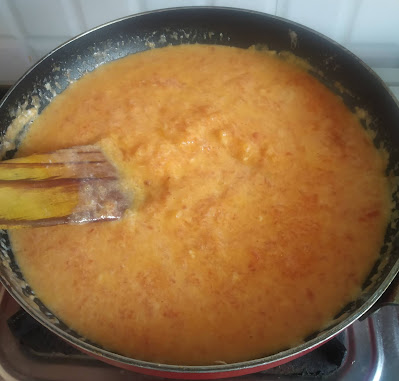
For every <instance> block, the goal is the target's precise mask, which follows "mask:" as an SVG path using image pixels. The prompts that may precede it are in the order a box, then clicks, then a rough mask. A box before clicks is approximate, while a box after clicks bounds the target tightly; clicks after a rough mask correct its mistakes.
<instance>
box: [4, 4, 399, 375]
mask: <svg viewBox="0 0 399 381" xmlns="http://www.w3.org/2000/svg"><path fill="white" fill-rule="evenodd" d="M193 43H201V44H215V45H229V46H236V47H240V48H248V47H249V46H252V45H257V44H260V45H263V46H265V45H266V46H267V47H268V48H269V49H272V50H276V51H277V52H282V51H290V52H292V53H294V54H295V55H296V56H298V57H300V58H304V59H306V60H307V61H308V62H309V63H310V65H311V66H312V67H313V68H314V70H311V71H310V73H311V74H312V75H314V76H316V77H317V78H318V79H319V80H320V81H322V82H323V83H324V84H325V85H326V86H327V87H329V88H330V89H331V90H332V91H334V92H336V93H337V94H339V96H341V97H342V99H343V100H344V102H345V103H346V105H347V106H348V107H349V108H350V109H352V110H355V109H356V107H361V108H363V109H365V110H367V112H368V113H369V115H370V117H371V121H372V122H371V124H370V125H369V126H368V127H369V128H372V129H373V130H374V131H375V138H374V143H375V145H376V146H380V145H383V146H384V147H385V148H386V149H387V150H388V152H389V164H388V168H387V173H389V174H390V175H391V176H398V175H399V166H398V163H399V148H398V147H399V105H398V103H397V102H396V101H395V99H394V97H393V96H392V94H391V93H390V92H389V90H388V89H387V88H386V86H385V85H384V84H383V82H382V81H381V80H380V79H379V78H378V77H377V76H376V75H375V74H374V73H373V72H372V70H370V69H369V68H368V67H367V66H366V65H365V64H364V63H363V62H361V61H360V60H359V59H358V58H357V57H355V56H354V55H353V54H351V53H350V52H349V51H347V50H346V49H344V48H343V47H341V46H339V45H338V44H336V43H335V42H333V41H332V40H330V39H328V38H326V37H324V36H322V35H320V34H319V33H316V32H314V31H312V30H310V29H308V28H305V27H303V26H301V25H298V24H296V23H293V22H289V21H287V20H284V19H281V18H278V17H274V16H270V15H266V14H261V13H258V12H252V11H246V10H239V9H230V8H210V7H199V8H195V7H190V8H176V9H167V10H159V11H154V12H149V13H144V14H139V15H135V16H130V17H126V18H123V19H120V20H116V21H114V22H111V23H108V24H105V25H103V26H100V27H98V28H95V29H93V30H91V31H89V32H87V33H84V34H82V35H80V36H78V37H76V38H74V39H72V40H71V41H68V42H67V43H65V44H64V45H62V46H61V47H59V48H57V49H55V50H54V51H53V52H51V53H50V54H48V55H47V56H45V57H44V58H43V59H42V60H41V61H40V62H38V63H37V64H36V65H35V66H34V67H32V68H31V69H30V70H29V71H28V72H27V73H26V74H25V75H24V76H23V77H22V78H21V79H20V80H19V81H18V82H17V83H16V85H15V86H14V87H13V88H12V89H11V90H10V91H9V92H8V94H7V95H6V96H5V98H4V100H3V102H2V104H0V133H1V135H2V136H4V134H5V132H6V130H7V128H8V126H9V124H10V123H11V122H12V120H13V119H14V117H15V111H16V110H18V108H19V107H20V106H21V105H22V104H24V103H25V106H27V108H29V107H32V106H33V105H34V104H37V103H39V112H40V111H42V110H43V109H44V108H45V107H46V106H47V105H48V104H49V102H50V101H51V99H52V98H53V97H54V96H56V94H57V93H60V92H62V91H63V90H64V89H65V88H67V87H68V85H69V84H70V83H71V81H74V80H76V79H78V78H80V77H81V76H82V75H84V74H85V73H86V72H90V71H92V70H94V69H95V68H96V67H97V66H99V65H102V64H104V63H106V62H109V61H113V60H116V59H118V58H121V57H124V56H126V55H128V54H132V53H137V52H141V51H144V50H147V49H150V48H152V47H163V46H167V45H170V44H171V45H179V44H193ZM337 84H339V85H338V86H337ZM343 88H345V89H346V90H345V91H342V89H343ZM60 128H62V127H60ZM15 151H16V149H14V150H10V151H8V152H7V153H6V155H5V157H6V158H10V157H12V156H13V154H14V153H15ZM364 191H365V192H367V191H368V190H367V189H364ZM393 200H394V206H393V209H394V210H395V211H396V210H398V200H399V198H398V192H397V191H395V192H394V193H393ZM397 219H398V216H396V215H395V213H393V214H392V219H391V221H390V223H389V226H388V228H387V231H386V236H385V241H384V245H383V246H382V248H381V254H380V257H379V259H378V260H377V262H376V263H375V265H374V267H373V269H372V270H371V272H370V274H369V276H368V277H367V279H366V281H365V282H364V284H363V286H362V291H361V293H360V295H359V297H358V298H357V299H356V300H353V301H352V302H350V303H349V304H348V305H346V306H345V307H344V308H343V309H342V310H341V311H340V312H339V313H338V314H337V315H336V316H335V317H334V319H333V321H332V322H331V324H330V325H329V326H328V327H326V328H325V329H323V330H322V331H319V332H314V333H313V334H312V335H311V336H309V337H307V338H306V339H305V341H304V343H303V344H301V345H299V346H297V347H295V348H290V349H287V350H283V351H281V352H279V353H276V354H273V355H271V356H267V357H264V358H259V359H253V360H251V361H246V362H241V363H235V364H220V365H209V366H176V365H167V364H155V363H150V362H145V361H139V360H135V359H131V358H127V357H124V356H121V355H118V354H116V353H111V352H109V351H107V350H105V349H103V348H101V347H100V346H99V345H97V344H95V343H93V342H90V341H88V340H87V339H85V338H84V337H82V336H81V335H79V334H78V333H77V332H74V331H73V330H71V329H70V328H69V327H67V326H66V325H65V324H64V323H63V322H62V321H61V320H59V319H58V318H57V317H56V316H54V315H53V314H52V312H51V311H50V310H49V309H48V308H47V307H46V306H45V305H44V304H43V303H42V302H41V301H40V299H39V298H38V297H37V296H36V295H35V294H34V292H33V290H32V289H31V287H30V286H29V284H27V282H26V281H25V279H24V276H23V273H22V272H21V270H20V269H19V267H18V264H17V263H16V261H15V258H14V255H13V252H12V248H11V247H10V242H9V239H8V236H7V232H6V231H0V278H1V282H2V283H3V284H4V286H5V287H6V289H7V290H8V291H9V292H10V294H11V295H12V296H13V297H14V298H15V299H16V300H17V301H18V303H19V304H20V305H21V306H22V307H23V308H24V309H25V310H27V311H28V312H29V313H30V314H31V315H32V316H33V317H34V318H36V319H37V320H38V321H39V322H40V323H41V324H43V325H44V326H46V327H47V328H49V329H50V330H51V331H53V332H55V333H56V334H57V335H59V336H60V337H62V338H63V339H65V340H67V341H68V342H70V343H71V344H73V345H74V346H76V347H78V348H80V349H81V350H83V351H85V352H88V353H90V354H91V355H94V356H97V357H98V358H100V359H102V360H103V361H106V362H109V363H112V364H114V365H116V366H120V367H123V368H128V369H131V370H135V371H138V372H142V373H146V374H151V375H158V376H163V377H174V378H190V379H210V378H221V377H230V376H238V375H242V374H248V373H251V372H256V371H260V370H264V369H267V368H270V367H273V366H276V365H279V364H282V363H284V362H287V361H289V360H292V359H293V358H294V357H298V356H300V355H303V354H304V353H306V352H308V351H310V350H312V349H314V348H315V347H317V346H319V345H321V344H322V343H324V342H325V341H327V340H329V339H330V338H332V337H333V336H335V335H337V334H338V333H339V332H340V331H342V330H343V329H345V328H346V327H347V326H348V325H350V324H351V323H352V322H354V321H355V320H356V319H358V318H359V317H361V316H362V315H363V314H365V312H366V311H368V310H369V309H370V308H371V307H372V306H373V305H374V304H375V302H376V301H377V300H378V298H379V297H380V296H381V295H382V294H383V293H384V291H385V290H386V288H387V287H388V285H389V284H390V283H391V281H392V280H393V279H394V277H395V275H396V274H397V272H398V270H399V250H398V234H397V229H396V222H397ZM309 308H311V306H310V307H309Z"/></svg>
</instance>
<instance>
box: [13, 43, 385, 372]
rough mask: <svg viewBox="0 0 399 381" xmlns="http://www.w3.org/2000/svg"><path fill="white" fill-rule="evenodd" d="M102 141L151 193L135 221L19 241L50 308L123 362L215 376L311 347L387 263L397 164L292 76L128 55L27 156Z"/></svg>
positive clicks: (209, 51)
mask: <svg viewBox="0 0 399 381" xmlns="http://www.w3.org/2000/svg"><path fill="white" fill-rule="evenodd" d="M85 144H99V145H100V146H101V147H102V148H103V150H104V151H105V152H106V153H107V154H108V155H109V157H110V158H111V159H112V161H113V162H114V163H115V164H116V165H117V167H118V169H119V171H120V173H121V177H122V182H123V184H124V186H125V187H126V188H128V189H130V191H131V192H134V194H135V204H134V205H133V206H132V208H131V209H130V210H129V211H128V212H127V213H126V214H125V216H124V218H123V219H121V220H120V221H117V222H111V223H97V224H87V225H81V226H56V227H46V228H35V229H28V228H27V229H21V230H18V231H17V230H16V231H11V232H10V236H11V241H12V245H13V248H14V251H15V253H16V256H17V260H18V263H19V265H20V267H21V268H22V270H23V273H24V276H25V277H26V279H27V280H28V282H29V283H30V285H31V286H32V287H33V289H34V290H35V292H36V294H37V295H38V296H39V297H40V298H41V300H42V301H43V302H44V303H45V304H46V305H47V306H48V307H49V308H50V309H51V310H52V311H54V313H55V314H56V315H58V316H59V317H60V318H61V319H62V320H63V321H64V322H66V323H67V324H68V325H69V326H70V327H72V328H73V329H75V330H77V331H78V332H80V333H81V334H82V335H84V336H86V337H88V338H89V339H91V340H92V341H94V342H97V343H99V344H100V345H102V346H103V347H105V348H107V349H109V350H111V351H115V352H118V353H121V354H124V355H127V356H131V357H134V358H138V359H142V360H147V361H154V362H161V363H168V364H189V365H204V364H214V363H215V362H220V361H223V362H236V361H242V360H248V359H253V358H258V357H262V356H265V355H268V354H272V353H275V352H278V351H279V350H282V349H285V348H287V347H290V346H295V345H297V344H299V343H301V342H302V340H303V339H304V338H305V337H306V336H307V335H309V334H311V333H313V332H314V331H316V330H318V329H320V328H322V327H323V326H325V325H326V324H327V323H328V321H329V320H330V319H332V317H333V316H334V314H336V313H337V312H338V311H339V310H340V309H341V308H342V307H343V306H344V305H345V304H346V303H347V302H349V301H350V300H352V299H353V298H355V297H356V296H357V295H358V293H359V291H360V285H361V284H362V282H363V281H364V279H365V277H366V276H367V274H368V272H369V271H370V269H371V267H372V265H373V263H374V262H375V260H376V258H377V256H378V254H379V248H380V246H381V245H382V242H383V236H384V232H385V228H386V224H387V219H388V215H389V210H390V197H389V189H388V181H387V179H386V177H385V176H384V170H385V165H386V163H385V160H384V159H383V155H381V154H380V152H378V151H377V150H376V149H375V148H374V146H373V144H372V141H371V139H370V137H369V136H368V135H367V133H366V132H365V131H364V129H363V128H362V127H361V126H360V124H359V121H358V119H357V118H356V116H355V115H353V114H352V113H351V112H350V111H349V110H348V109H347V108H346V107H345V106H344V104H343V102H342V101H341V99H339V98H338V97H337V96H335V95H333V94H332V93H331V92H330V91H329V90H327V89H326V88H325V87H324V86H323V85H322V84H321V83H319V82H318V81H317V80H316V79H315V78H313V77H312V76H310V75H309V74H308V73H307V72H306V71H305V70H303V69H301V68H300V67H299V66H296V65H295V64H294V63H293V62H285V61H282V60H280V59H278V58H277V57H275V56H273V55H270V54H266V53H265V52H259V51H255V50H242V49H237V48H228V47H216V46H203V45H195V46H179V47H167V48H163V49H154V50H151V51H147V52H144V53H139V54H135V55H132V56H129V57H127V58H124V59H121V60H118V61H115V62H113V63H110V64H106V65H104V66H102V67H100V68H98V69H96V70H95V71H94V72H92V73H90V74H87V75H86V76H84V77H83V78H82V79H80V80H79V81H77V82H76V83H74V84H73V85H71V86H70V88H68V89H67V90H66V91H65V92H64V93H63V94H61V95H59V96H57V97H56V98H55V99H54V100H53V102H52V103H51V104H50V105H49V106H48V107H47V108H46V109H45V110H44V112H43V113H42V115H40V116H39V117H38V118H37V119H36V120H35V121H34V123H33V124H32V126H31V129H30V131H29V133H28V135H27V136H26V138H25V140H24V141H23V143H22V145H21V147H20V149H19V155H27V154H30V153H33V152H45V151H49V150H54V149H59V148H65V147H70V146H74V145H85Z"/></svg>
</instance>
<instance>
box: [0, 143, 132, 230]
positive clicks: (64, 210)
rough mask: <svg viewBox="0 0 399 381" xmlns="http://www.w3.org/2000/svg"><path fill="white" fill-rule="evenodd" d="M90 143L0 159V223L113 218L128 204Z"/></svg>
mask: <svg viewBox="0 0 399 381" xmlns="http://www.w3.org/2000/svg"><path fill="white" fill-rule="evenodd" d="M129 203H130V202H129V200H128V197H127V195H126V194H125V193H124V192H123V191H122V189H121V186H120V182H119V178H118V173H117V170H116V168H115V167H114V166H113V165H112V164H111V163H110V162H109V161H108V160H107V158H106V157H105V156H104V154H103V152H102V151H101V149H100V148H99V147H96V146H94V145H87V146H79V147H72V148H67V149H61V150H58V151H54V152H50V153H45V154H34V155H31V156H26V157H22V158H17V159H11V160H6V161H1V162H0V228H2V229H8V228H18V227H24V226H50V225H59V224H79V223H86V222H94V221H106V220H116V219H119V218H120V217H122V215H123V213H124V211H125V210H126V209H127V208H128V206H129Z"/></svg>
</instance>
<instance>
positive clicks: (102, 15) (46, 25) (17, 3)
mask: <svg viewBox="0 0 399 381" xmlns="http://www.w3.org/2000/svg"><path fill="white" fill-rule="evenodd" d="M186 5H211V6H230V7H238V8H246V9H253V10H257V11H261V12H266V13H270V14H274V15H277V16H281V17H284V18H288V19H290V20H293V21H296V22H298V23H301V24H304V25H307V26H309V27H311V28H313V29H315V30H317V31H319V32H321V33H323V34H325V35H327V36H329V37H330V38H332V39H334V40H336V41H337V42H339V43H341V44H342V45H344V46H346V47H347V48H349V49H350V50H352V51H353V52H354V53H355V54H357V55H359V56H360V57H361V58H362V59H363V60H365V61H366V62H367V63H368V64H369V65H370V66H372V67H373V68H377V69H380V68H383V69H387V68H388V69H389V70H382V71H380V74H381V73H383V75H385V76H386V78H384V79H386V80H387V81H388V82H389V83H390V85H392V86H394V87H395V86H397V88H395V89H394V90H395V91H398V90H399V0H378V1H376V0H301V1H299V0H193V1H183V0H147V1H146V0H0V84H1V83H3V84H4V83H7V84H8V83H13V82H14V81H15V80H16V79H18V78H19V77H20V76H21V75H22V74H23V73H24V72H25V70H27V69H28V68H29V67H30V66H31V65H32V64H33V63H35V62H36V61H37V60H38V59H39V58H41V57H42V56H43V55H45V54H46V53H48V52H49V51H50V50H52V49H53V48H55V47H56V46H58V45H60V44H61V43H63V42H64V41H66V40H68V39H70V38H71V37H73V36H75V35H77V34H79V33H81V32H84V31H86V30H88V29H90V28H93V27H95V26H97V25H100V24H102V23H105V22H107V21H110V20H113V19H116V18H119V17H123V16H127V15H130V14H133V13H138V12H142V11H149V10H153V9H159V8H168V7H176V6H186ZM398 94H399V91H398Z"/></svg>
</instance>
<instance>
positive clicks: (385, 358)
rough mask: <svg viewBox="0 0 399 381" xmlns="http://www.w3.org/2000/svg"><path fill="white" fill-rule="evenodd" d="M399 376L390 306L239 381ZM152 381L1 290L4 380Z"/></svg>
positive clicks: (385, 380)
mask: <svg viewBox="0 0 399 381" xmlns="http://www.w3.org/2000/svg"><path fill="white" fill-rule="evenodd" d="M398 377H399V306H396V305H385V306H383V307H381V308H380V309H379V310H377V311H376V312H374V313H372V314H371V315H370V316H369V317H368V318H366V319H364V320H359V321H357V322H355V323H354V324H352V325H351V326H350V327H349V328H347V329H346V330H345V331H344V332H343V333H341V334H340V335H339V336H338V337H336V338H334V339H332V340H331V341H329V342H328V343H327V344H325V345H323V346H321V347H320V348H318V349H316V350H314V351H313V352H311V353H309V354H307V355H305V356H303V357H300V358H298V359H295V360H293V361H291V362H289V363H287V364H284V365H280V366H278V367H276V368H272V369H269V370H267V371H264V372H259V373H255V374H253V375H248V376H242V377H238V378H234V380H237V381H240V380H253V381H276V380H279V381H288V380H296V381H304V380H306V381H309V380H319V379H322V380H328V381H330V380H344V381H357V380H359V381H360V380H365V381H366V380H367V381H371V380H372V381H379V380H381V381H391V380H392V381H393V380H397V379H398ZM76 379H79V380H81V381H84V380H102V381H108V380H113V381H128V380H134V381H147V380H149V379H156V377H149V376H144V375H141V374H138V373H133V372H130V371H126V370H122V369H119V368H116V367H113V366H111V365H108V364H105V363H103V362H101V361H98V360H96V359H94V358H92V357H90V356H88V355H85V354H83V353H81V352H79V351H78V350H77V349H75V348H74V347H72V346H70V345H69V344H67V343H66V342H64V341H63V340H61V339H59V338H58V337H57V336H55V335H54V334H53V333H51V332H50V331H48V330H47V329H46V328H45V327H43V326H41V325H40V324H39V323H37V322H36V321H35V320H34V319H33V318H31V317H30V316H29V315H28V314H27V313H26V312H24V311H23V310H22V309H21V308H20V307H19V305H18V304H17V303H16V302H15V301H14V299H13V298H12V297H11V296H10V295H9V294H8V293H7V292H6V291H5V290H4V289H3V288H1V290H0V380H4V381H9V380H10V381H11V380H13V381H14V380H15V381H16V380H18V381H19V380H37V381H41V380H43V381H44V380H51V381H53V380H54V381H55V380H57V381H72V380H76Z"/></svg>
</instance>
